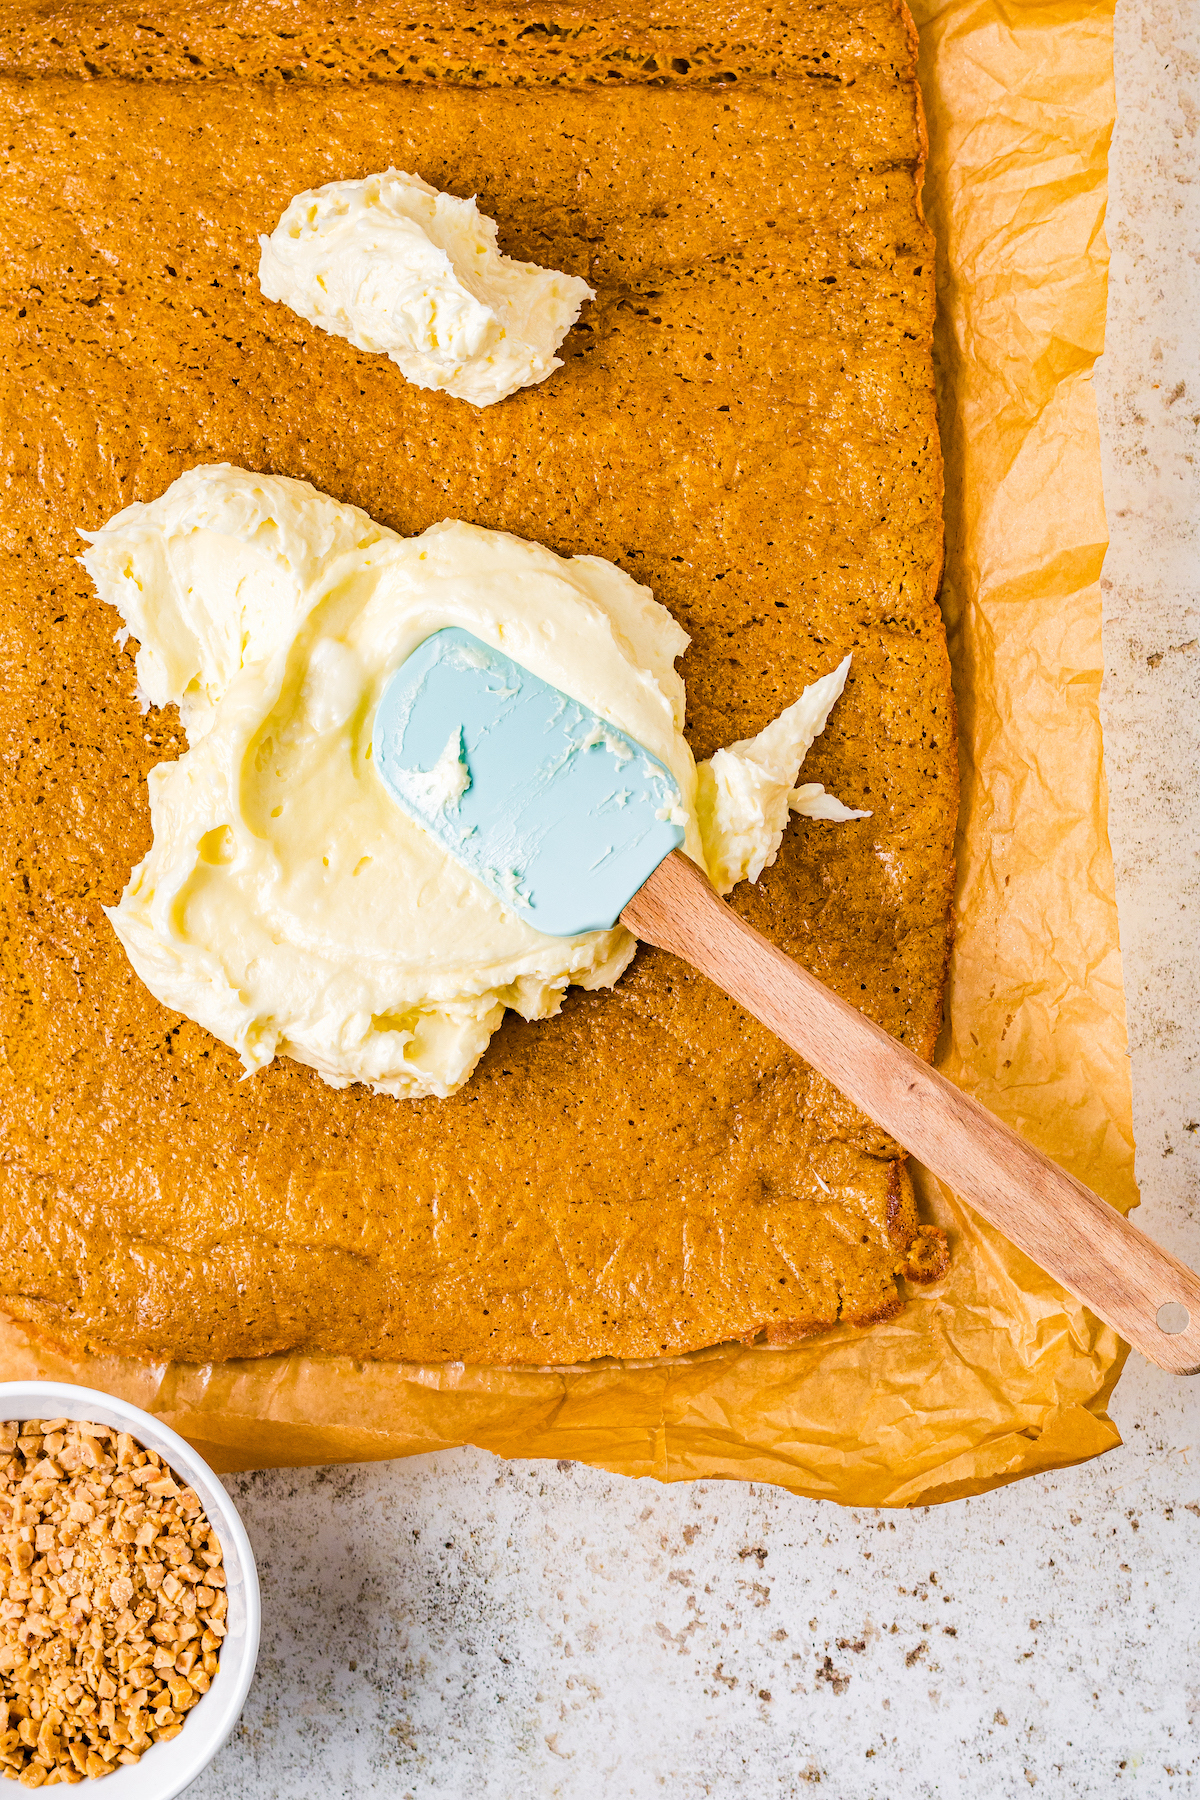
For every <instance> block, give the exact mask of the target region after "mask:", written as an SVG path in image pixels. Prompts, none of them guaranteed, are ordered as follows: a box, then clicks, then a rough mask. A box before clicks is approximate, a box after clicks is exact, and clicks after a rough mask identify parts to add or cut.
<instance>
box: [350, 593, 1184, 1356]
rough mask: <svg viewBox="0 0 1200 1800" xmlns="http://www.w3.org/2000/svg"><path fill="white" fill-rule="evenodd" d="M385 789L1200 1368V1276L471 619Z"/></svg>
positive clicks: (419, 695) (383, 737) (464, 852)
mask: <svg viewBox="0 0 1200 1800" xmlns="http://www.w3.org/2000/svg"><path fill="white" fill-rule="evenodd" d="M372 755H373V758H374V763H375V767H376V770H377V771H378V774H379V777H380V779H381V780H382V781H383V784H384V786H385V787H386V788H387V790H388V792H389V793H390V794H391V796H392V798H393V799H394V800H395V801H396V803H397V804H398V805H399V806H400V807H402V808H403V810H404V811H405V812H406V813H407V814H408V815H409V817H410V818H412V819H414V820H415V821H416V822H417V824H418V825H421V826H423V827H424V829H425V830H426V831H428V832H430V833H431V834H432V835H433V837H435V838H436V839H437V841H438V843H439V844H440V845H441V846H442V848H443V849H444V850H445V851H446V852H447V853H448V854H449V855H450V856H452V857H453V858H454V859H455V861H456V862H458V863H460V864H461V865H462V866H463V868H465V869H467V870H468V871H469V872H470V873H471V874H472V875H474V876H475V877H476V878H477V879H478V880H479V881H481V882H482V883H483V884H484V886H485V887H487V888H489V889H490V890H491V892H492V893H493V894H495V895H496V897H497V898H498V899H499V900H500V901H501V902H502V903H503V904H504V906H506V907H507V908H509V909H511V911H512V912H514V913H516V914H518V915H519V916H520V917H521V918H523V919H525V920H526V921H527V922H528V923H529V924H530V925H532V926H534V927H535V928H536V929H537V930H539V931H544V932H547V933H548V934H549V935H551V936H558V937H574V936H576V935H578V934H579V933H581V932H586V931H599V930H607V929H608V928H610V927H611V926H613V925H615V924H617V922H618V920H619V921H620V923H621V924H622V925H624V926H625V927H626V929H627V930H629V931H631V932H632V933H633V934H634V935H635V936H636V937H639V938H642V939H644V940H645V941H646V942H648V943H651V944H656V945H657V946H658V947H659V948H660V949H663V950H666V951H669V952H671V953H672V954H673V955H675V956H679V957H682V958H683V959H684V960H685V961H686V962H689V963H691V965H692V966H693V967H694V968H696V969H699V970H700V971H701V973H702V974H704V975H706V976H708V978H709V979H710V980H711V981H714V982H715V983H716V984H717V986H718V987H720V988H722V989H724V991H725V992H726V993H727V994H729V995H730V996H731V997H732V998H733V999H734V1000H736V1001H737V1003H738V1004H739V1005H740V1006H742V1007H744V1008H745V1009H746V1011H747V1012H749V1013H752V1014H753V1015H754V1017H755V1018H757V1019H760V1020H761V1021H762V1023H763V1024H764V1025H766V1026H767V1027H768V1029H769V1030H771V1031H773V1032H774V1033H775V1034H776V1036H777V1037H779V1038H781V1039H782V1040H783V1042H784V1043H785V1044H787V1045H788V1046H789V1047H790V1048H791V1049H792V1050H794V1051H796V1052H797V1054H798V1055H800V1056H802V1057H804V1059H805V1060H806V1061H807V1062H809V1063H810V1064H811V1065H812V1066H813V1068H815V1069H817V1070H819V1072H820V1073H821V1074H822V1075H824V1076H825V1077H826V1079H827V1080H829V1081H831V1082H833V1084H834V1086H835V1087H838V1088H840V1089H841V1091H842V1093H844V1094H845V1095H847V1097H848V1098H849V1099H850V1100H852V1101H853V1102H854V1104H855V1105H856V1106H859V1107H861V1108H862V1110H863V1111H864V1112H865V1113H868V1114H869V1115H870V1116H871V1117H872V1118H873V1119H875V1120H876V1121H877V1122H878V1123H879V1124H880V1125H881V1126H883V1128H884V1130H885V1131H887V1132H889V1133H890V1134H891V1135H892V1136H893V1137H894V1138H896V1139H897V1140H898V1142H899V1143H901V1144H903V1145H904V1147H905V1149H907V1150H908V1151H910V1152H911V1154H912V1155H914V1156H916V1157H918V1158H919V1160H920V1161H921V1162H923V1163H924V1164H925V1165H926V1167H927V1168H929V1169H931V1170H932V1171H933V1173H934V1174H935V1175H937V1176H938V1177H939V1178H940V1179H941V1180H942V1181H944V1182H945V1183H946V1184H947V1186H948V1187H950V1188H952V1189H953V1190H954V1192H955V1193H956V1194H958V1195H960V1196H961V1198H962V1199H964V1200H966V1201H967V1202H968V1203H969V1204H970V1205H971V1206H973V1207H974V1208H975V1210H976V1211H977V1212H979V1213H981V1214H982V1215H983V1217H984V1218H986V1219H989V1220H990V1221H991V1222H992V1224H994V1225H996V1226H997V1227H998V1228H999V1229H1000V1230H1001V1231H1002V1232H1004V1234H1005V1235H1006V1236H1007V1237H1009V1238H1011V1239H1012V1241H1013V1243H1015V1244H1017V1245H1018V1246H1019V1247H1020V1248H1021V1249H1022V1250H1024V1251H1025V1253H1026V1255H1028V1256H1030V1257H1032V1258H1033V1260H1034V1261H1035V1262H1037V1263H1039V1264H1040V1265H1041V1267H1042V1268H1043V1269H1045V1270H1046V1271H1047V1272H1048V1273H1049V1274H1050V1275H1052V1276H1053V1277H1054V1278H1055V1280H1056V1281H1059V1282H1061V1283H1062V1285H1063V1286H1064V1287H1066V1288H1068V1289H1070V1291H1071V1292H1072V1293H1073V1294H1075V1295H1076V1296H1077V1297H1078V1298H1079V1299H1080V1300H1082V1301H1083V1302H1084V1303H1085V1304H1086V1305H1087V1306H1090V1307H1091V1308H1092V1310H1093V1311H1094V1312H1096V1313H1098V1314H1099V1315H1100V1317H1101V1318H1102V1319H1104V1320H1106V1321H1107V1322H1108V1324H1110V1325H1111V1326H1113V1327H1114V1329H1115V1330H1117V1331H1118V1332H1120V1334H1121V1335H1122V1337H1124V1338H1127V1339H1128V1341H1129V1342H1130V1343H1132V1344H1133V1345H1135V1346H1136V1348H1137V1349H1139V1350H1140V1351H1141V1352H1142V1353H1143V1355H1145V1356H1147V1357H1149V1358H1150V1360H1151V1361H1152V1362H1156V1363H1158V1364H1160V1365H1161V1366H1162V1367H1163V1368H1164V1369H1169V1370H1171V1371H1173V1372H1174V1373H1176V1374H1180V1375H1191V1374H1195V1373H1197V1372H1198V1371H1200V1279H1197V1277H1196V1276H1195V1275H1194V1274H1193V1273H1192V1271H1191V1270H1190V1269H1188V1268H1186V1267H1185V1266H1184V1264H1183V1263H1181V1262H1177V1261H1176V1259H1175V1258H1174V1257H1173V1256H1170V1255H1168V1254H1167V1252H1166V1251H1165V1250H1163V1249H1161V1248H1160V1247H1159V1245H1157V1244H1156V1243H1154V1241H1153V1240H1152V1239H1151V1238H1148V1237H1147V1236H1146V1235H1145V1233H1144V1232H1141V1231H1138V1230H1137V1228H1136V1227H1135V1226H1133V1225H1131V1224H1129V1222H1128V1220H1126V1219H1124V1218H1123V1217H1122V1216H1121V1214H1120V1213H1119V1212H1117V1211H1116V1210H1115V1209H1114V1208H1113V1207H1111V1206H1108V1205H1107V1204H1106V1203H1105V1202H1104V1201H1103V1200H1101V1199H1099V1198H1098V1196H1097V1195H1095V1194H1093V1193H1092V1192H1091V1190H1090V1189H1089V1188H1086V1187H1084V1186H1083V1184H1082V1183H1081V1182H1078V1181H1076V1180H1075V1179H1074V1177H1073V1176H1071V1175H1068V1174H1067V1173H1066V1172H1065V1171H1064V1170H1062V1169H1060V1168H1059V1167H1058V1166H1057V1164H1055V1163H1052V1162H1051V1161H1050V1160H1049V1158H1048V1157H1045V1156H1043V1155H1042V1154H1041V1152H1040V1151H1038V1150H1035V1149H1034V1148H1033V1147H1032V1145H1030V1144H1027V1143H1025V1142H1024V1140H1023V1139H1021V1138H1019V1137H1018V1136H1017V1135H1016V1133H1015V1132H1012V1131H1010V1130H1009V1128H1008V1127H1007V1126H1006V1125H1003V1124H1001V1122H1000V1121H999V1120H998V1119H996V1118H994V1117H993V1115H992V1114H991V1113H989V1112H987V1111H985V1109H984V1108H983V1107H982V1106H980V1105H979V1104H978V1103H977V1102H976V1101H974V1100H972V1099H971V1098H969V1096H968V1095H966V1094H964V1093H961V1092H960V1091H959V1089H958V1088H956V1087H954V1086H953V1085H952V1083H950V1082H949V1081H947V1080H946V1079H945V1077H944V1076H942V1075H939V1074H938V1073H937V1071H936V1070H935V1069H931V1068H930V1067H929V1066H928V1064H926V1063H924V1062H922V1061H921V1059H920V1058H919V1057H917V1056H914V1055H913V1053H912V1052H911V1051H910V1050H908V1049H906V1048H905V1046H904V1045H903V1044H901V1043H898V1042H897V1040H896V1039H895V1038H893V1037H891V1036H890V1035H889V1034H888V1033H887V1032H886V1031H884V1030H883V1029H882V1028H881V1027H880V1026H879V1025H876V1024H875V1023H874V1021H873V1020H871V1019H868V1018H866V1017H864V1015H863V1014H862V1013H860V1012H859V1011H858V1010H857V1009H856V1008H855V1007H853V1006H850V1005H849V1004H848V1003H847V1002H846V1001H844V1000H842V999H840V998H839V997H838V995H836V994H834V993H831V992H830V990H829V989H828V988H827V987H825V986H824V985H823V984H822V983H821V982H819V981H818V980H817V979H816V977H815V976H813V975H810V974H809V972H808V970H807V969H803V968H801V967H800V965H799V964H798V963H794V962H793V961H792V960H791V959H790V957H787V956H785V955H784V954H783V952H782V951H781V950H778V949H776V947H775V946H774V945H773V944H771V943H770V942H768V940H767V939H766V938H764V937H762V936H761V935H760V934H759V933H758V932H757V931H754V930H753V929H752V928H751V927H750V926H749V925H747V924H746V923H745V922H744V921H743V920H742V919H741V918H739V916H738V915H737V913H735V912H734V911H733V909H732V908H731V907H729V906H727V905H726V904H725V902H724V901H723V900H721V899H720V898H719V897H718V896H717V894H716V893H715V892H714V891H713V889H712V887H711V886H710V884H709V881H708V879H707V877H706V875H705V874H704V872H703V871H702V870H701V869H700V868H699V867H698V865H697V864H696V863H694V862H693V861H692V860H691V859H690V858H689V857H688V856H686V855H685V854H684V852H683V850H682V848H681V846H682V844H683V842H684V823H685V815H684V814H683V812H682V810H681V803H680V795H679V790H678V788H677V786H676V783H675V780H674V777H673V776H672V775H671V773H670V770H669V769H667V768H666V767H665V765H664V764H663V763H661V762H659V761H658V759H657V758H655V757H654V756H652V755H651V754H650V753H649V752H648V751H647V750H645V749H643V747H642V746H641V745H640V744H638V743H636V742H635V741H634V740H633V739H632V738H630V737H629V736H628V735H627V734H626V733H625V732H622V731H620V730H618V729H617V728H616V727H615V726H614V725H613V724H611V723H610V722H609V721H607V720H605V719H602V718H601V717H600V716H599V715H598V714H597V713H594V712H592V711H590V710H589V709H588V708H587V707H586V706H584V705H582V704H581V703H580V702H579V701H577V700H574V699H572V698H571V697H570V696H568V695H566V694H563V693H561V692H560V691H559V690H558V689H557V688H553V687H551V686H550V685H549V684H548V683H547V682H544V681H542V680H540V679H539V678H538V677H537V676H536V675H533V674H531V673H530V671H529V670H528V669H525V668H522V667H521V666H520V665H519V664H518V663H515V662H513V661H512V660H511V658H509V657H507V656H505V655H504V654H503V653H502V652H500V651H498V650H495V649H493V648H492V647H491V646H489V645H487V644H484V643H482V642H481V641H480V640H479V639H478V638H475V637H473V636H472V635H471V633H470V632H467V631H463V630H461V629H459V628H458V627H449V628H447V629H445V630H443V631H438V632H435V633H433V635H432V636H430V637H428V638H426V639H425V641H424V642H423V643H422V644H421V645H420V646H419V647H418V648H417V649H416V650H415V651H414V652H413V654H412V655H411V656H409V657H408V659H407V660H406V661H405V662H403V663H402V664H401V665H400V667H399V668H398V669H397V671H396V673H395V674H394V675H393V676H392V678H391V680H390V681H389V683H388V685H387V687H386V688H385V690H384V693H383V696H382V698H381V700H380V702H379V706H378V708H377V710H376V716H375V726H374V734H373V738H372Z"/></svg>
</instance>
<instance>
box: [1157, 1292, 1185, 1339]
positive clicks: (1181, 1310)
mask: <svg viewBox="0 0 1200 1800" xmlns="http://www.w3.org/2000/svg"><path fill="white" fill-rule="evenodd" d="M1191 1322H1192V1315H1191V1313H1190V1312H1189V1311H1188V1309H1187V1307H1186V1306H1184V1304H1183V1302H1182V1301H1180V1300H1168V1301H1167V1302H1166V1304H1165V1305H1164V1306H1160V1307H1159V1309H1158V1311H1157V1312H1156V1313H1155V1315H1154V1323H1155V1324H1156V1325H1157V1326H1158V1329H1159V1330H1160V1331H1165V1332H1166V1333H1167V1335H1168V1336H1169V1337H1178V1335H1179V1333H1180V1332H1181V1331H1186V1330H1187V1328H1188V1326H1189V1325H1190V1324H1191Z"/></svg>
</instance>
